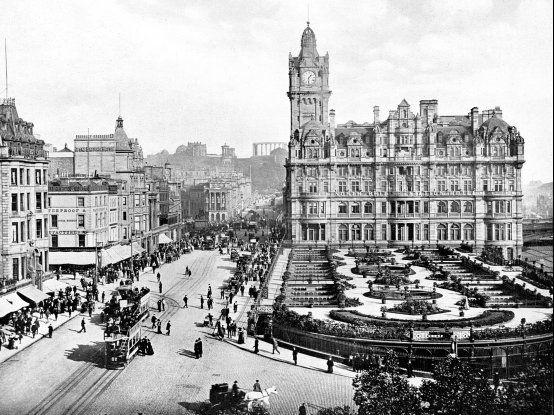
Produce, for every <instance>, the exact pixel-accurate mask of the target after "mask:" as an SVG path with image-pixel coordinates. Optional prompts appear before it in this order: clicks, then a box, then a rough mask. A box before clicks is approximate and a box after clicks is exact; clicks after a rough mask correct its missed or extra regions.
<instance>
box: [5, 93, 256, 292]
mask: <svg viewBox="0 0 554 415" xmlns="http://www.w3.org/2000/svg"><path fill="white" fill-rule="evenodd" d="M33 129H34V125H33V123H31V122H27V121H24V120H23V119H22V118H20V117H19V115H18V112H17V109H16V106H15V100H14V99H12V98H9V99H4V100H3V102H2V104H1V105H0V137H1V142H0V174H1V176H0V197H1V212H0V213H1V215H0V216H1V219H0V235H1V239H0V289H4V290H6V289H8V290H9V289H10V287H12V288H13V287H16V286H18V285H20V284H24V283H29V281H30V280H33V279H35V278H36V277H37V275H38V276H40V275H43V274H44V273H48V272H49V271H52V270H57V269H59V268H60V267H62V268H63V269H64V270H71V269H79V270H83V269H84V270H86V269H94V268H95V267H103V266H106V265H109V263H115V262H117V261H118V260H122V259H125V258H128V257H129V256H131V255H134V254H138V253H144V252H145V253H151V252H153V251H154V250H156V249H158V248H159V247H160V245H162V244H167V243H170V242H173V241H179V240H180V239H181V238H182V237H183V236H184V233H185V231H186V230H187V228H186V225H187V220H189V222H193V220H198V219H202V220H204V222H205V224H208V223H209V222H223V221H229V220H231V219H232V218H233V217H234V216H235V215H237V214H240V211H241V210H242V209H243V208H244V206H245V203H246V202H248V201H249V199H250V193H251V188H250V180H249V179H248V178H246V177H244V175H242V174H240V173H233V172H227V173H226V174H209V173H208V174H205V173H204V174H196V175H195V174H193V175H192V176H191V174H189V173H190V172H187V171H185V170H184V169H182V168H176V167H173V166H171V165H168V164H164V165H162V166H152V165H147V164H145V162H144V157H143V152H142V148H141V146H140V144H139V142H138V140H137V139H136V138H130V137H128V135H127V133H126V132H125V129H124V127H123V119H122V118H121V116H120V117H118V118H117V120H116V125H115V130H114V132H113V133H109V134H87V135H77V136H76V137H75V140H74V149H73V150H71V149H70V148H68V147H67V145H65V147H64V148H63V149H60V150H58V149H56V148H53V147H52V146H50V145H48V144H46V143H45V142H44V141H43V140H41V139H40V138H37V136H36V135H35V134H34V131H33ZM196 144H198V143H193V144H192V146H191V147H195V148H196V147H198V146H197V145H196ZM222 151H223V153H224V157H222V159H228V158H229V157H233V156H234V149H231V148H229V147H228V146H223V147H222ZM191 177H192V178H191ZM191 198H194V200H192V199H191ZM106 262H108V263H106ZM37 281H40V278H39V279H38V280H36V281H33V282H34V283H36V282H37Z"/></svg>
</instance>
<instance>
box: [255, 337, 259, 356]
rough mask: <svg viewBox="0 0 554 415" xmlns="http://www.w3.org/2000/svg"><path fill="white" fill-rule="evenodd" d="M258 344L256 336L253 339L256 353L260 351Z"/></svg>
mask: <svg viewBox="0 0 554 415" xmlns="http://www.w3.org/2000/svg"><path fill="white" fill-rule="evenodd" d="M259 346H260V341H259V340H258V338H257V337H256V338H255V339H254V353H256V354H258V353H259V352H260V347H259Z"/></svg>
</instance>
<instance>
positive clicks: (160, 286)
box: [158, 281, 162, 294]
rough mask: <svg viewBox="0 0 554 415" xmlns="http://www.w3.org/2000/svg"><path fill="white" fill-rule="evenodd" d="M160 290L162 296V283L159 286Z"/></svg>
mask: <svg viewBox="0 0 554 415" xmlns="http://www.w3.org/2000/svg"><path fill="white" fill-rule="evenodd" d="M158 288H159V289H160V294H161V293H162V282H161V281H160V283H159V284H158Z"/></svg>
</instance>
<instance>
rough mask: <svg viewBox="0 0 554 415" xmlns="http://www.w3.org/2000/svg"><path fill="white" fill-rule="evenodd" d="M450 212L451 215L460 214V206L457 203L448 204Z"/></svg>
mask: <svg viewBox="0 0 554 415" xmlns="http://www.w3.org/2000/svg"><path fill="white" fill-rule="evenodd" d="M450 211H451V212H453V213H460V204H459V203H458V202H452V203H450Z"/></svg>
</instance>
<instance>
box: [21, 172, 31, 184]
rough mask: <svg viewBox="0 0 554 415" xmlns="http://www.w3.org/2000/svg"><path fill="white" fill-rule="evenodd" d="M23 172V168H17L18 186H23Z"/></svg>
mask: <svg viewBox="0 0 554 415" xmlns="http://www.w3.org/2000/svg"><path fill="white" fill-rule="evenodd" d="M24 172H25V169H19V185H20V186H23V185H24V184H25V180H24ZM27 184H30V183H27Z"/></svg>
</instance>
